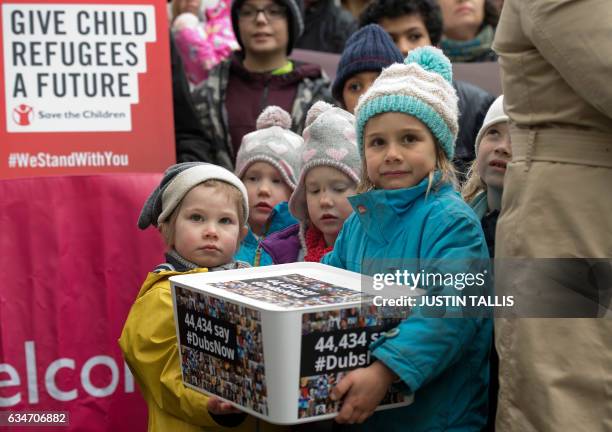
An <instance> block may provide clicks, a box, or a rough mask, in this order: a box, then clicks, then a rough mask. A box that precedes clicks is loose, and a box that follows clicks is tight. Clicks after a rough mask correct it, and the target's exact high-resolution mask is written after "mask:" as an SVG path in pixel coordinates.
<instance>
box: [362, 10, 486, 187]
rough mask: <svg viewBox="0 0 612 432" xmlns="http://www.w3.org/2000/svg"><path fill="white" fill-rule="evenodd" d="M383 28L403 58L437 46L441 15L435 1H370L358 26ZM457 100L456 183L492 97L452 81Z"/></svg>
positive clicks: (470, 156)
mask: <svg viewBox="0 0 612 432" xmlns="http://www.w3.org/2000/svg"><path fill="white" fill-rule="evenodd" d="M372 23H374V24H378V25H380V26H381V27H382V28H384V29H385V30H386V31H387V33H389V35H390V36H391V38H392V39H393V42H395V45H396V46H397V47H398V48H399V50H400V51H401V53H402V55H403V56H404V57H405V56H407V55H408V52H409V51H410V50H412V49H414V48H418V47H421V46H426V45H438V44H439V43H440V39H441V37H442V13H441V11H440V7H439V6H438V4H437V3H436V1H435V0H374V1H373V2H372V3H370V5H369V6H368V7H367V9H366V10H365V11H364V12H363V14H362V15H361V18H360V25H361V26H362V27H363V26H365V25H367V24H372ZM453 86H454V87H455V90H456V91H457V96H458V97H459V136H458V137H457V143H456V147H455V158H454V160H453V164H454V165H455V168H456V169H457V171H458V178H459V181H460V182H462V181H463V180H464V178H465V173H466V172H467V169H468V167H469V166H470V164H471V163H472V161H473V160H474V158H475V157H476V155H475V153H474V142H475V141H476V136H477V135H478V131H479V130H480V126H482V121H483V119H484V117H485V115H486V113H487V110H488V109H489V107H490V106H491V104H492V103H493V101H494V100H495V98H494V97H493V95H491V94H489V93H488V92H486V91H485V90H483V89H481V88H480V87H477V86H475V85H472V84H469V83H466V82H464V81H459V80H454V81H453Z"/></svg>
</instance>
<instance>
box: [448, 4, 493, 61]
mask: <svg viewBox="0 0 612 432" xmlns="http://www.w3.org/2000/svg"><path fill="white" fill-rule="evenodd" d="M438 2H439V4H440V8H441V9H442V17H443V20H444V37H443V38H442V41H441V42H440V48H442V50H443V51H444V54H446V56H447V57H448V58H449V59H450V60H451V61H452V62H453V63H455V62H463V63H472V62H486V61H495V60H497V55H496V54H495V52H494V51H493V49H492V48H491V44H492V43H493V37H494V35H495V27H496V26H497V20H498V19H499V9H498V6H497V5H496V3H495V2H494V1H493V0H438Z"/></svg>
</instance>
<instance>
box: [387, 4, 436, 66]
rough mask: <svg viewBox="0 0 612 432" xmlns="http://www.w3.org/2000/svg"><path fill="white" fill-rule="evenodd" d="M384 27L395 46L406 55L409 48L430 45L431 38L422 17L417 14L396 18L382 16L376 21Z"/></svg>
mask: <svg viewBox="0 0 612 432" xmlns="http://www.w3.org/2000/svg"><path fill="white" fill-rule="evenodd" d="M378 24H380V26H381V27H382V28H384V29H385V31H386V32H387V33H389V36H391V39H393V42H394V43H395V46H397V48H398V49H399V50H400V52H401V53H402V55H403V56H404V57H406V56H407V55H408V52H409V51H410V50H413V49H415V48H419V47H422V46H427V45H431V39H430V37H429V32H428V31H427V27H425V22H424V21H423V17H421V15H419V14H411V15H402V16H399V17H397V18H383V19H381V20H380V22H379V23H378Z"/></svg>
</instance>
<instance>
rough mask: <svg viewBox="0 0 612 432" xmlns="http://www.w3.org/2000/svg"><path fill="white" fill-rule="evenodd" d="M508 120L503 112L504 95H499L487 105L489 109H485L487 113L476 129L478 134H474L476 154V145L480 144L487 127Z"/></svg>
mask: <svg viewBox="0 0 612 432" xmlns="http://www.w3.org/2000/svg"><path fill="white" fill-rule="evenodd" d="M508 120H509V118H508V116H507V115H506V113H505V112H504V95H501V96H499V97H498V98H497V99H495V101H493V103H492V104H491V106H490V107H489V111H487V115H486V116H485V118H484V121H483V122H482V126H481V128H480V130H479V131H478V135H476V142H475V143H474V147H475V149H476V152H475V154H476V156H478V146H480V141H482V138H483V137H484V134H485V132H486V131H487V129H488V128H489V127H490V126H493V125H494V124H497V123H503V122H507V121H508Z"/></svg>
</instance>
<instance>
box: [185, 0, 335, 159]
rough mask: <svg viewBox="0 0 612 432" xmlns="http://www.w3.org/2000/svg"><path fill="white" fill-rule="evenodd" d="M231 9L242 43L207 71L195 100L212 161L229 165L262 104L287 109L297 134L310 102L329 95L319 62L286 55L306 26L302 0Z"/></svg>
mask: <svg viewBox="0 0 612 432" xmlns="http://www.w3.org/2000/svg"><path fill="white" fill-rule="evenodd" d="M231 14H232V27H233V29H234V34H235V35H236V39H237V41H238V43H239V44H240V47H241V48H242V49H241V51H239V52H236V53H235V54H234V55H233V56H232V57H230V58H229V59H227V60H225V61H223V62H221V63H220V64H219V65H217V66H216V67H215V68H213V69H212V70H211V71H210V74H209V77H208V79H207V80H206V81H204V82H202V83H201V84H200V85H199V86H198V87H196V88H195V89H194V91H193V100H194V104H195V106H196V109H197V110H198V113H199V117H200V121H201V124H202V128H203V129H204V133H205V135H206V139H207V141H208V143H209V144H210V146H211V148H213V150H214V159H215V163H217V164H219V165H221V166H224V167H226V168H228V169H231V170H233V169H234V168H235V166H234V165H235V160H236V154H237V153H238V148H239V147H240V143H241V141H242V137H243V136H244V135H245V134H247V133H249V132H252V131H254V130H255V129H256V126H255V122H256V119H257V117H258V116H259V114H260V113H261V112H262V111H263V110H264V108H266V107H267V106H269V105H277V106H280V107H281V108H283V109H284V110H285V111H287V112H289V113H290V114H291V120H292V125H291V126H292V130H293V131H294V132H296V133H298V134H301V133H302V129H303V127H304V121H305V118H306V113H307V112H308V109H309V108H310V106H312V104H314V103H315V102H316V101H318V100H325V101H331V100H332V97H331V92H330V90H329V86H330V81H329V79H328V77H327V76H326V75H325V73H324V72H323V71H322V70H321V67H320V66H319V65H315V64H307V63H301V62H298V61H294V60H290V59H289V54H290V53H291V50H292V48H293V46H294V44H295V41H296V40H297V39H298V38H299V37H300V35H301V34H302V32H303V30H304V18H303V5H302V3H301V0H278V1H273V0H236V1H234V2H233V3H232V9H231ZM194 153H195V152H191V153H190V156H191V157H193V156H192V155H193V154H194ZM179 158H181V155H179ZM181 160H184V159H181Z"/></svg>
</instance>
